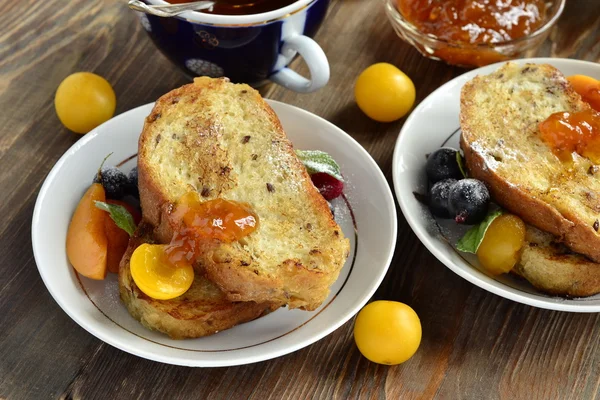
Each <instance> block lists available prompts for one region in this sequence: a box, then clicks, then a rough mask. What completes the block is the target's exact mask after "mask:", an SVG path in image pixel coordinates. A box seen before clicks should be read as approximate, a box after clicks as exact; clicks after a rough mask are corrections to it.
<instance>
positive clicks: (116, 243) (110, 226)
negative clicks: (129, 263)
mask: <svg viewBox="0 0 600 400" xmlns="http://www.w3.org/2000/svg"><path fill="white" fill-rule="evenodd" d="M106 202H107V203H110V204H117V205H119V206H123V207H125V209H126V210H127V211H129V214H131V216H132V217H133V221H134V222H135V224H136V225H137V224H138V223H139V222H140V219H141V216H140V213H139V212H138V211H137V210H136V209H135V208H133V207H132V206H131V205H129V204H127V203H125V202H124V201H119V200H107V201H106ZM104 230H105V232H106V239H107V240H108V249H107V255H106V268H107V269H108V271H109V272H112V273H115V274H116V273H118V272H119V264H120V263H121V258H123V254H125V250H127V246H128V245H129V234H128V233H127V232H125V231H124V230H123V229H121V228H119V227H118V226H117V224H115V221H113V220H112V218H111V217H110V216H109V215H108V213H106V218H105V219H104Z"/></svg>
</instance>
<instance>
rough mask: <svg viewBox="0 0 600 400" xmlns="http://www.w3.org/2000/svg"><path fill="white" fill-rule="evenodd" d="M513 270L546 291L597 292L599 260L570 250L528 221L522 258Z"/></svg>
mask: <svg viewBox="0 0 600 400" xmlns="http://www.w3.org/2000/svg"><path fill="white" fill-rule="evenodd" d="M512 272H514V273H515V274H517V275H519V276H521V277H523V278H525V279H527V280H528V281H529V282H530V283H531V284H532V285H533V286H534V287H536V288H537V289H539V290H541V291H543V292H546V293H549V294H554V295H560V296H569V297H585V296H592V295H594V294H598V293H600V264H597V263H595V262H593V261H591V260H589V259H588V258H586V257H584V256H582V255H581V254H576V253H573V252H572V251H569V249H568V248H567V247H566V246H564V245H563V244H562V243H559V242H557V241H555V238H554V237H553V236H552V235H551V234H549V233H547V232H543V231H540V230H539V229H536V228H534V227H532V226H530V225H528V226H527V231H526V234H525V245H524V247H523V251H522V253H521V259H520V260H519V262H518V263H517V265H516V266H515V267H514V268H513V270H512Z"/></svg>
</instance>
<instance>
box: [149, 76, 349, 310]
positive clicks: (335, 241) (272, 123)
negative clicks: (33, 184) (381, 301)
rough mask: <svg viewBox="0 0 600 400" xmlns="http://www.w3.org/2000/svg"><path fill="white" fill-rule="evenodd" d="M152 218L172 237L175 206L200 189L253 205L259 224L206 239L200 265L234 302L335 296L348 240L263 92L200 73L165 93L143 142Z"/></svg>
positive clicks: (299, 302)
mask: <svg viewBox="0 0 600 400" xmlns="http://www.w3.org/2000/svg"><path fill="white" fill-rule="evenodd" d="M138 171H139V172H138V173H139V189H140V200H141V206H142V211H143V214H144V217H145V218H146V219H148V221H149V222H150V223H151V224H153V225H155V226H157V231H156V235H157V238H158V239H159V240H161V241H162V242H168V241H169V240H170V239H171V237H172V235H173V232H174V230H176V224H175V225H174V224H172V223H171V222H170V221H169V218H168V217H169V213H170V212H171V211H172V209H173V204H174V203H175V202H176V201H177V200H178V199H180V198H181V196H183V195H184V194H186V193H188V192H190V191H195V192H198V193H199V194H200V195H201V196H200V198H201V199H205V200H210V199H214V198H217V197H221V198H224V199H227V200H234V201H239V202H243V203H247V204H249V205H250V206H251V207H252V208H253V210H254V212H255V213H256V214H257V215H258V218H259V225H258V229H257V230H256V231H255V232H253V233H252V234H250V235H249V236H247V237H245V238H243V239H242V240H240V241H238V242H234V243H231V244H226V243H217V244H214V245H212V246H208V247H207V248H206V249H205V251H203V252H202V254H201V255H200V257H199V260H198V266H199V268H201V269H202V270H203V271H204V272H205V274H206V276H207V278H208V279H210V280H211V281H213V282H214V283H215V284H216V285H217V286H218V287H219V288H220V289H221V290H223V291H224V292H225V293H226V294H227V297H228V298H229V300H232V301H256V302H265V301H269V302H275V303H284V304H287V305H288V306H289V307H290V308H303V309H306V310H313V309H315V308H317V307H318V306H319V305H320V304H321V303H322V302H323V301H324V300H325V298H326V297H327V295H328V293H329V287H330V286H331V284H332V283H333V282H334V281H335V280H336V279H337V277H338V275H339V272H340V270H341V268H342V266H343V265H344V262H345V261H346V258H347V256H348V251H349V242H348V240H347V239H346V238H345V237H344V235H343V233H342V230H341V229H340V227H339V226H338V225H337V223H336V222H335V220H334V219H333V216H332V215H331V212H330V211H329V207H328V204H327V202H326V201H325V200H324V199H323V197H322V196H321V195H320V194H319V192H318V190H317V189H316V188H315V187H314V185H313V184H312V182H311V180H310V177H309V175H308V173H307V172H306V169H305V168H304V166H303V164H302V163H301V162H300V161H299V160H298V158H297V157H296V154H295V152H294V149H293V146H292V143H290V141H289V140H288V139H287V138H286V136H285V133H284V132H283V129H282V128H281V124H280V122H279V120H278V119H277V116H276V115H275V113H274V112H273V110H272V109H271V108H270V107H269V105H268V104H267V103H266V102H265V101H264V100H263V99H262V98H261V97H260V95H259V93H258V92H257V91H255V90H254V89H252V88H251V87H249V86H247V85H236V84H232V83H230V82H229V81H228V80H226V79H211V78H197V79H195V80H194V83H193V84H189V85H185V86H183V87H181V88H179V89H175V90H173V91H171V92H170V93H167V94H166V95H164V96H163V97H161V98H160V99H159V100H158V101H157V103H156V105H155V106H154V109H153V110H152V112H151V114H150V115H149V116H148V117H147V119H146V123H145V125H144V130H143V132H142V134H141V136H140V141H139V158H138Z"/></svg>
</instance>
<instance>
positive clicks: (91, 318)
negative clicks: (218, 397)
mask: <svg viewBox="0 0 600 400" xmlns="http://www.w3.org/2000/svg"><path fill="white" fill-rule="evenodd" d="M269 104H270V105H271V106H272V107H273V109H274V110H275V112H276V113H277V115H278V116H279V118H280V120H281V122H282V124H283V127H284V129H285V131H286V133H287V135H288V137H289V138H290V139H291V141H292V142H293V143H294V146H295V147H296V148H299V149H319V150H323V151H326V152H328V153H329V154H331V155H332V156H333V158H334V159H335V160H336V161H337V162H338V163H339V164H340V167H341V170H342V173H343V175H344V177H345V179H346V188H345V191H344V192H345V195H346V198H347V203H346V201H345V200H344V199H342V198H338V199H336V200H335V203H334V206H335V209H336V220H338V223H339V224H340V226H341V227H342V230H343V231H344V233H345V235H346V236H347V237H349V238H350V241H351V252H350V257H349V259H348V262H347V263H346V265H345V266H344V268H343V270H342V272H341V274H340V277H339V279H338V280H337V282H336V283H335V284H334V285H333V287H332V289H331V295H330V296H329V298H328V299H327V300H326V301H325V302H324V303H323V305H322V306H321V307H320V308H319V309H318V310H316V311H314V312H307V311H300V310H292V311H290V310H288V309H279V310H277V311H276V312H273V313H271V314H269V315H267V316H265V317H263V318H260V319H258V320H255V321H252V322H248V323H245V324H242V325H239V326H237V327H235V328H233V329H229V330H226V331H223V332H219V333H217V334H216V335H213V336H210V337H205V338H199V339H188V340H171V339H169V338H168V337H166V336H165V335H162V334H160V333H156V332H152V331H149V330H147V329H145V328H143V327H142V326H141V325H140V324H139V323H138V322H137V321H136V320H134V319H133V318H132V317H131V316H130V315H129V313H128V312H127V310H126V309H125V307H124V306H123V305H122V304H121V302H120V300H119V295H118V285H117V280H116V276H115V275H113V274H109V277H108V279H107V280H105V281H93V280H89V279H86V278H84V277H79V276H78V275H77V274H76V273H75V271H74V270H73V268H72V267H71V266H70V265H69V263H68V261H67V256H66V252H65V241H66V234H67V227H68V225H69V221H70V219H71V215H72V214H73V210H74V209H75V207H76V205H77V203H78V202H79V199H80V198H81V196H82V194H83V193H84V192H85V190H86V189H87V188H88V187H89V185H90V183H91V179H92V177H93V176H94V173H95V171H96V170H97V168H98V166H99V165H100V162H101V161H102V159H103V158H104V157H105V156H106V155H107V154H108V153H110V152H113V155H112V156H111V157H110V158H109V160H108V161H107V164H106V165H107V166H110V165H115V164H116V163H117V162H119V161H120V160H125V159H127V158H128V157H130V156H131V155H133V154H135V153H136V152H137V141H138V136H139V133H140V131H141V129H142V126H143V122H144V118H145V117H146V116H147V115H148V114H149V113H150V110H151V109H152V106H153V105H152V104H147V105H145V106H142V107H138V108H136V109H134V110H131V111H129V112H126V113H124V114H122V115H119V116H117V117H116V118H113V119H112V120H110V121H108V122H106V123H105V124H103V125H101V126H100V127H98V128H96V129H95V130H93V131H92V132H90V133H88V134H87V135H85V137H83V138H82V139H80V140H79V141H78V142H77V143H75V144H74V145H73V147H71V148H70V149H69V150H68V151H67V152H66V153H65V154H64V155H63V156H62V158H61V159H60V160H59V161H58V162H57V163H56V165H55V166H54V168H53V169H52V171H51V172H50V174H49V175H48V177H47V178H46V181H45V182H44V184H43V186H42V188H41V190H40V194H39V196H38V199H37V202H36V205H35V211H34V214H33V223H32V242H33V251H34V255H35V260H36V263H37V265H38V269H39V271H40V275H41V276H42V279H43V280H44V283H45V284H46V287H47V288H48V290H49V291H50V293H51V294H52V296H53V297H54V299H55V300H56V302H57V303H58V304H59V305H60V306H61V307H62V309H63V310H64V311H65V312H66V313H67V314H68V315H69V316H70V317H71V318H72V319H73V320H75V322H77V323H78V324H79V325H81V326H82V327H83V328H85V329H86V330H87V331H89V332H90V333H92V334H93V335H95V336H96V337H98V338H99V339H101V340H103V341H105V342H106V343H108V344H111V345H113V346H115V347H117V348H119V349H121V350H124V351H127V352H129V353H132V354H136V355H138V356H141V357H144V358H148V359H151V360H155V361H160V362H164V363H169V364H178V365H187V366H198V367H214V366H228V365H238V364H247V363H252V362H257V361H262V360H267V359H270V358H274V357H278V356H281V355H284V354H287V353H290V352H292V351H295V350H298V349H300V348H302V347H304V346H307V345H309V344H311V343H313V342H315V341H317V340H319V339H321V338H323V337H324V336H325V335H327V334H329V333H331V332H332V331H334V330H335V329H337V328H338V327H339V326H341V325H342V324H343V323H344V322H346V321H348V320H349V319H350V318H351V317H352V316H353V315H354V314H355V313H356V312H358V310H359V309H360V308H361V307H362V306H364V305H365V303H366V302H367V301H368V300H369V298H370V297H371V296H372V295H373V293H374V292H375V290H376V289H377V287H378V286H379V284H380V282H381V280H382V279H383V277H384V276H385V273H386V271H387V269H388V266H389V263H390V261H391V259H392V254H393V251H394V246H395V243H396V225H397V221H396V211H395V206H394V200H393V197H392V194H391V191H390V188H389V186H388V184H387V182H386V180H385V178H384V176H383V174H382V173H381V170H380V169H379V167H378V166H377V164H376V163H375V161H373V159H372V158H371V156H370V155H369V154H368V153H367V152H366V151H365V150H364V149H363V148H362V147H361V146H360V144H358V143H357V142H356V141H355V140H354V139H352V138H351V137H350V136H348V135H347V134H346V133H344V132H343V131H342V130H340V129H339V128H337V127H336V126H334V125H333V124H331V123H329V122H327V121H325V120H324V119H322V118H319V117H317V116H315V115H313V114H311V113H309V112H307V111H304V110H301V109H298V108H296V107H292V106H290V105H287V104H283V103H279V102H276V101H269ZM134 165H135V159H132V160H130V161H128V162H126V163H125V164H124V165H123V167H122V169H123V170H124V171H126V172H127V171H128V170H129V169H131V168H133V166H134ZM351 210H352V211H353V214H354V220H355V223H356V225H354V224H353V218H352V215H351ZM355 226H356V230H355Z"/></svg>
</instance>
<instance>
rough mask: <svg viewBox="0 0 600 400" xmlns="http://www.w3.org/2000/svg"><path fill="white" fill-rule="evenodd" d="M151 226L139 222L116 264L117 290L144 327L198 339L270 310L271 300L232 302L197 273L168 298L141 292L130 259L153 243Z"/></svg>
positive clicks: (274, 306)
mask: <svg viewBox="0 0 600 400" xmlns="http://www.w3.org/2000/svg"><path fill="white" fill-rule="evenodd" d="M152 231H153V228H152V227H151V226H150V225H148V224H146V223H144V222H142V223H141V224H140V225H139V227H138V229H137V230H136V234H135V236H134V237H132V238H131V240H130V241H129V246H128V248H127V250H126V252H125V254H124V255H123V258H122V259H121V264H120V266H119V292H120V296H121V300H122V301H123V303H124V304H125V306H126V307H127V310H128V311H129V313H130V314H131V315H132V316H133V317H134V318H135V319H137V320H138V321H140V322H141V323H142V325H144V326H145V327H146V328H148V329H151V330H156V331H159V332H162V333H165V334H167V335H169V336H170V337H171V338H173V339H186V338H197V337H201V336H208V335H212V334H214V333H217V332H219V331H222V330H225V329H229V328H231V327H233V326H235V325H238V324H241V323H243V322H248V321H251V320H253V319H256V318H258V317H261V316H262V315H264V314H267V313H269V312H271V311H274V310H276V309H277V308H278V307H279V305H278V304H274V303H254V302H231V301H229V300H227V298H226V297H225V294H224V293H223V292H222V291H221V290H219V288H218V287H216V285H214V284H213V283H212V282H210V281H209V280H208V279H206V278H204V277H203V276H202V275H200V274H196V276H195V277H194V282H193V283H192V286H191V287H190V289H189V290H188V291H187V292H185V293H184V294H183V295H181V296H179V297H176V298H174V299H171V300H156V299H153V298H151V297H148V296H147V295H146V294H144V293H143V292H142V291H141V290H140V289H139V288H138V287H137V286H136V284H135V282H134V280H133V278H132V277H131V272H130V268H129V261H130V259H131V255H132V254H133V252H134V250H135V249H136V248H137V247H138V246H140V245H141V244H142V243H154V241H153V238H152Z"/></svg>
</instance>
